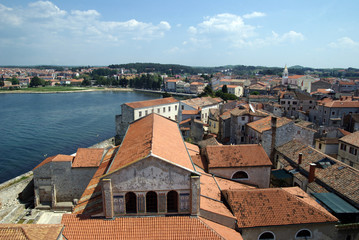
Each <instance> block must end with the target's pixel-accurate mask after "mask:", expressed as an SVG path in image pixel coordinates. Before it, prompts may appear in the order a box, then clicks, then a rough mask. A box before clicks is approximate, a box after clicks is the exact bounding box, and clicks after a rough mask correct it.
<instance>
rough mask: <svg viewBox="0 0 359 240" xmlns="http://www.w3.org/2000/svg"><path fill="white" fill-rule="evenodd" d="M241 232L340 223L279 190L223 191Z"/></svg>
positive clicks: (326, 213)
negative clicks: (252, 228) (306, 224)
mask: <svg viewBox="0 0 359 240" xmlns="http://www.w3.org/2000/svg"><path fill="white" fill-rule="evenodd" d="M223 193H224V196H225V198H226V199H227V201H228V204H229V205H230V207H231V209H232V211H233V212H234V214H235V216H236V217H237V224H238V227H239V228H249V227H260V226H279V225H290V224H305V223H325V222H337V221H338V219H337V218H335V217H334V216H333V215H331V214H330V213H329V212H327V211H326V210H320V209H318V208H315V207H313V206H312V205H310V204H308V203H307V202H305V201H303V200H301V199H300V198H299V197H296V196H295V195H292V194H290V193H289V192H287V191H284V190H283V189H280V188H267V189H251V190H229V191H227V190H225V191H223Z"/></svg>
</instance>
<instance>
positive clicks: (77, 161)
mask: <svg viewBox="0 0 359 240" xmlns="http://www.w3.org/2000/svg"><path fill="white" fill-rule="evenodd" d="M103 151H104V149H103V148H79V149H77V152H76V156H75V158H74V161H73V163H72V167H98V166H99V165H100V161H101V158H102V155H103Z"/></svg>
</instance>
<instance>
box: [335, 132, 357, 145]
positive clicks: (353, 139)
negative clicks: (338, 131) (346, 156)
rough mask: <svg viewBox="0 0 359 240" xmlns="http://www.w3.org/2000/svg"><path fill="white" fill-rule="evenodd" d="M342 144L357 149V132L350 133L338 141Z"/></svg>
mask: <svg viewBox="0 0 359 240" xmlns="http://www.w3.org/2000/svg"><path fill="white" fill-rule="evenodd" d="M339 140H340V141H342V142H345V143H348V144H350V145H353V146H356V147H359V131H357V132H354V133H350V134H348V135H346V136H344V137H342V138H340V139H339Z"/></svg>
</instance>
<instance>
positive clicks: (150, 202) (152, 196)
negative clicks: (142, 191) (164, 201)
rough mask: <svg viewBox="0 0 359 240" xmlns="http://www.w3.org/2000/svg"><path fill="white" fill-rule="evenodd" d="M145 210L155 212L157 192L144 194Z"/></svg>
mask: <svg viewBox="0 0 359 240" xmlns="http://www.w3.org/2000/svg"><path fill="white" fill-rule="evenodd" d="M146 212H157V194H156V193H155V192H152V191H151V192H148V193H147V194H146Z"/></svg>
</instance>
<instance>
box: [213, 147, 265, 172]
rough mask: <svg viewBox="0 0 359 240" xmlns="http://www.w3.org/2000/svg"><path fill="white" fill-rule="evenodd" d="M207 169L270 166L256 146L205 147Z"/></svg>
mask: <svg viewBox="0 0 359 240" xmlns="http://www.w3.org/2000/svg"><path fill="white" fill-rule="evenodd" d="M206 156H207V158H208V167H209V168H216V167H253V166H271V165H272V163H271V161H270V159H269V158H268V155H267V154H266V152H265V151H264V149H263V147H262V146H261V145H258V144H242V145H221V146H207V147H206Z"/></svg>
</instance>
